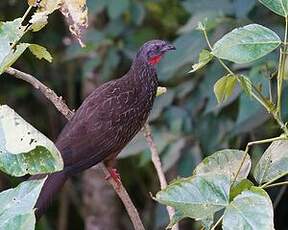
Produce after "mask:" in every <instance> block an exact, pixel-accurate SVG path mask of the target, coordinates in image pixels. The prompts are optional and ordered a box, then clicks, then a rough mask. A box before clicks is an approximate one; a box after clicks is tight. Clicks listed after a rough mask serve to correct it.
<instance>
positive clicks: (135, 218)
mask: <svg viewBox="0 0 288 230" xmlns="http://www.w3.org/2000/svg"><path fill="white" fill-rule="evenodd" d="M5 72H6V73H8V74H10V75H12V76H14V77H16V78H18V79H21V80H23V81H26V82H28V83H30V84H31V85H32V86H33V87H34V88H35V89H38V90H39V91H40V92H41V93H42V94H44V95H45V97H46V98H47V99H48V100H50V101H51V102H52V103H53V104H54V106H55V107H56V108H57V109H58V110H59V112H60V113H62V114H63V115H64V116H65V118H66V119H67V120H71V118H72V117H73V115H74V112H73V111H71V110H70V109H69V108H68V106H67V105H66V104H65V102H64V101H63V99H62V97H59V96H57V94H56V93H55V92H54V91H53V90H52V89H50V88H48V87H47V86H45V85H44V84H43V83H42V82H40V81H39V80H37V79H36V78H35V77H34V76H32V75H31V74H27V73H24V72H22V71H20V70H17V69H14V68H12V67H9V68H8V69H7V70H6V71H5ZM98 165H99V167H100V168H101V169H102V170H103V172H104V174H105V176H109V175H110V174H109V172H108V170H107V168H106V167H105V165H104V164H103V163H100V164H98ZM108 181H109V183H110V184H111V185H112V186H113V188H114V190H115V192H116V193H117V195H118V196H119V198H120V199H121V200H122V202H123V204H124V206H125V208H126V210H127V213H128V215H129V217H130V219H131V221H132V223H133V225H134V229H135V230H145V228H144V226H143V223H142V221H141V219H140V217H139V213H138V212H137V209H136V208H135V206H134V204H133V202H132V200H131V198H130V197H129V195H128V193H127V191H126V189H125V188H124V186H123V184H122V183H120V184H119V185H118V184H117V182H115V181H114V180H112V179H109V180H108Z"/></svg>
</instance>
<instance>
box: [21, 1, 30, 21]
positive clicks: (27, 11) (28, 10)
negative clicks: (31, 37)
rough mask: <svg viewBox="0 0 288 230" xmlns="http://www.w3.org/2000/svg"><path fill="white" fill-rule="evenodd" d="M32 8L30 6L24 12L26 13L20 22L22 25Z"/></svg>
mask: <svg viewBox="0 0 288 230" xmlns="http://www.w3.org/2000/svg"><path fill="white" fill-rule="evenodd" d="M32 8H33V6H32V5H31V6H29V7H28V9H27V10H26V12H25V13H24V15H23V16H22V18H21V19H22V22H21V23H23V21H24V20H25V18H26V17H27V16H28V14H29V13H30V11H31V10H32Z"/></svg>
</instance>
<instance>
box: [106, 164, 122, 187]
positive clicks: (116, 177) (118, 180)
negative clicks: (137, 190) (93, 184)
mask: <svg viewBox="0 0 288 230" xmlns="http://www.w3.org/2000/svg"><path fill="white" fill-rule="evenodd" d="M107 169H108V171H109V173H110V175H107V176H106V177H105V179H106V180H109V179H110V178H112V179H113V180H114V181H115V182H116V183H117V185H118V187H119V186H120V184H121V177H120V174H119V173H118V171H117V169H115V168H110V167H108V168H107Z"/></svg>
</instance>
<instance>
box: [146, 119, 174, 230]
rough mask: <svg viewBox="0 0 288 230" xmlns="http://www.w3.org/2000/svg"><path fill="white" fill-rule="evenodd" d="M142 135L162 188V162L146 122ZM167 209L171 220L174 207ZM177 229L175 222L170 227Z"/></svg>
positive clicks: (165, 182)
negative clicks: (148, 148)
mask: <svg viewBox="0 0 288 230" xmlns="http://www.w3.org/2000/svg"><path fill="white" fill-rule="evenodd" d="M144 136H145V138H146V141H147V143H148V145H149V147H150V151H151V158H152V162H153V164H154V167H155V169H156V171H157V175H158V178H159V182H160V187H161V189H164V188H166V186H167V180H166V178H165V175H164V172H163V170H162V164H161V160H160V157H159V153H158V150H157V146H156V144H155V143H154V140H153V136H152V132H151V128H150V126H149V124H148V123H146V124H145V126H144ZM167 211H168V214H169V218H170V220H172V218H173V216H174V214H175V209H174V208H172V207H170V206H167ZM178 229H179V226H178V224H175V225H174V226H173V227H172V230H178Z"/></svg>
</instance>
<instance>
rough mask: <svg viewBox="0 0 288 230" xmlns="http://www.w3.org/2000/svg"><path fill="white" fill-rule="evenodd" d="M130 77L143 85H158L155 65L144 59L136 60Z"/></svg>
mask: <svg viewBox="0 0 288 230" xmlns="http://www.w3.org/2000/svg"><path fill="white" fill-rule="evenodd" d="M129 75H130V76H131V77H133V78H134V79H133V80H134V81H135V82H139V83H140V84H143V85H146V84H151V86H154V85H155V84H158V79H157V72H156V68H155V65H151V64H149V63H148V62H147V61H146V60H144V59H143V58H136V59H134V61H133V63H132V66H131V68H130V71H129ZM156 87H157V86H156Z"/></svg>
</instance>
